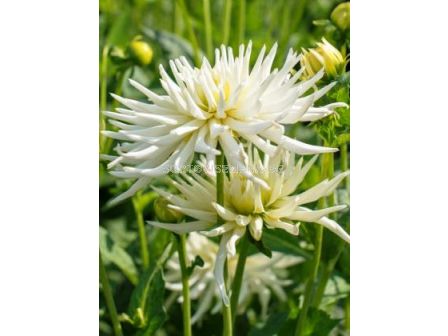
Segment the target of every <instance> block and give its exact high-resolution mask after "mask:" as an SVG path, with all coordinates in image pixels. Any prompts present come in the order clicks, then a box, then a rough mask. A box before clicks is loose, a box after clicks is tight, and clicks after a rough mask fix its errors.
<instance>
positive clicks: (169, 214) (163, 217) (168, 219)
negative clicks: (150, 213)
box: [154, 197, 184, 223]
mask: <svg viewBox="0 0 448 336" xmlns="http://www.w3.org/2000/svg"><path fill="white" fill-rule="evenodd" d="M169 204H170V203H169V202H168V201H167V200H166V198H164V197H159V198H157V199H156V200H155V201H154V212H155V214H156V217H157V219H158V220H159V221H161V222H164V223H177V222H179V221H180V220H182V219H183V218H184V215H183V214H181V213H180V212H178V211H176V210H173V209H170V208H168V205H169Z"/></svg>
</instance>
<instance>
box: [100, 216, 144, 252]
mask: <svg viewBox="0 0 448 336" xmlns="http://www.w3.org/2000/svg"><path fill="white" fill-rule="evenodd" d="M105 226H106V228H107V232H108V233H109V236H110V238H111V239H112V240H113V241H114V242H115V243H116V244H117V245H118V246H120V247H122V248H124V249H125V248H127V247H128V246H129V245H130V244H131V243H132V242H133V241H134V240H135V239H136V238H137V236H138V235H137V233H136V232H134V231H129V230H127V228H126V219H125V218H124V217H121V218H115V219H112V220H108V221H106V222H105Z"/></svg>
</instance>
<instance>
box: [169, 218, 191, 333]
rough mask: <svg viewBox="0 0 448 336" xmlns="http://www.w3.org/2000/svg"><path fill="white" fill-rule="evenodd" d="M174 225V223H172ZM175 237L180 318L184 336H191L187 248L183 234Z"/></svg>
mask: <svg viewBox="0 0 448 336" xmlns="http://www.w3.org/2000/svg"><path fill="white" fill-rule="evenodd" d="M173 225H175V224H173ZM176 237H177V253H178V254H179V264H180V269H181V274H182V296H183V301H182V318H183V323H184V336H191V335H192V333H191V301H190V285H189V281H188V280H189V275H188V269H187V248H186V243H185V241H186V239H185V235H184V234H182V235H176Z"/></svg>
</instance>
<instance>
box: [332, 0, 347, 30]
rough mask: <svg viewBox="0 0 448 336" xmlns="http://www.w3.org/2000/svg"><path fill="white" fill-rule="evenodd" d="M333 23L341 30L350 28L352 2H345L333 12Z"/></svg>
mask: <svg viewBox="0 0 448 336" xmlns="http://www.w3.org/2000/svg"><path fill="white" fill-rule="evenodd" d="M330 18H331V21H333V23H334V24H335V25H336V27H338V28H339V29H341V30H346V29H347V28H350V2H343V3H341V4H339V5H337V6H336V8H335V9H333V12H331V16H330Z"/></svg>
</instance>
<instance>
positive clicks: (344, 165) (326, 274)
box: [313, 144, 350, 307]
mask: <svg viewBox="0 0 448 336" xmlns="http://www.w3.org/2000/svg"><path fill="white" fill-rule="evenodd" d="M332 157H333V155H332ZM340 167H341V171H346V170H348V155H347V144H344V145H342V146H341V165H340ZM328 168H329V170H328V178H331V177H333V173H334V160H331V161H330V165H329V167H328ZM345 187H346V190H347V192H348V191H349V188H350V182H349V180H348V177H346V180H345ZM328 200H329V204H328V205H329V206H333V205H334V194H333V195H332V196H330V197H329V199H328ZM349 225H350V223H349ZM344 248H345V242H344V241H342V240H341V241H340V242H339V245H338V249H337V252H336V253H335V255H334V256H333V257H332V258H331V259H330V260H329V261H328V263H327V265H326V266H325V268H324V269H323V272H322V275H321V278H320V281H319V285H318V287H317V290H316V295H315V297H314V303H313V305H314V306H315V307H318V306H319V304H320V302H321V301H322V297H323V295H324V292H325V288H326V286H327V282H328V280H329V279H330V276H331V274H332V273H333V270H334V268H335V267H336V264H337V262H338V260H339V257H340V256H341V254H342V252H343V250H344Z"/></svg>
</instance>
